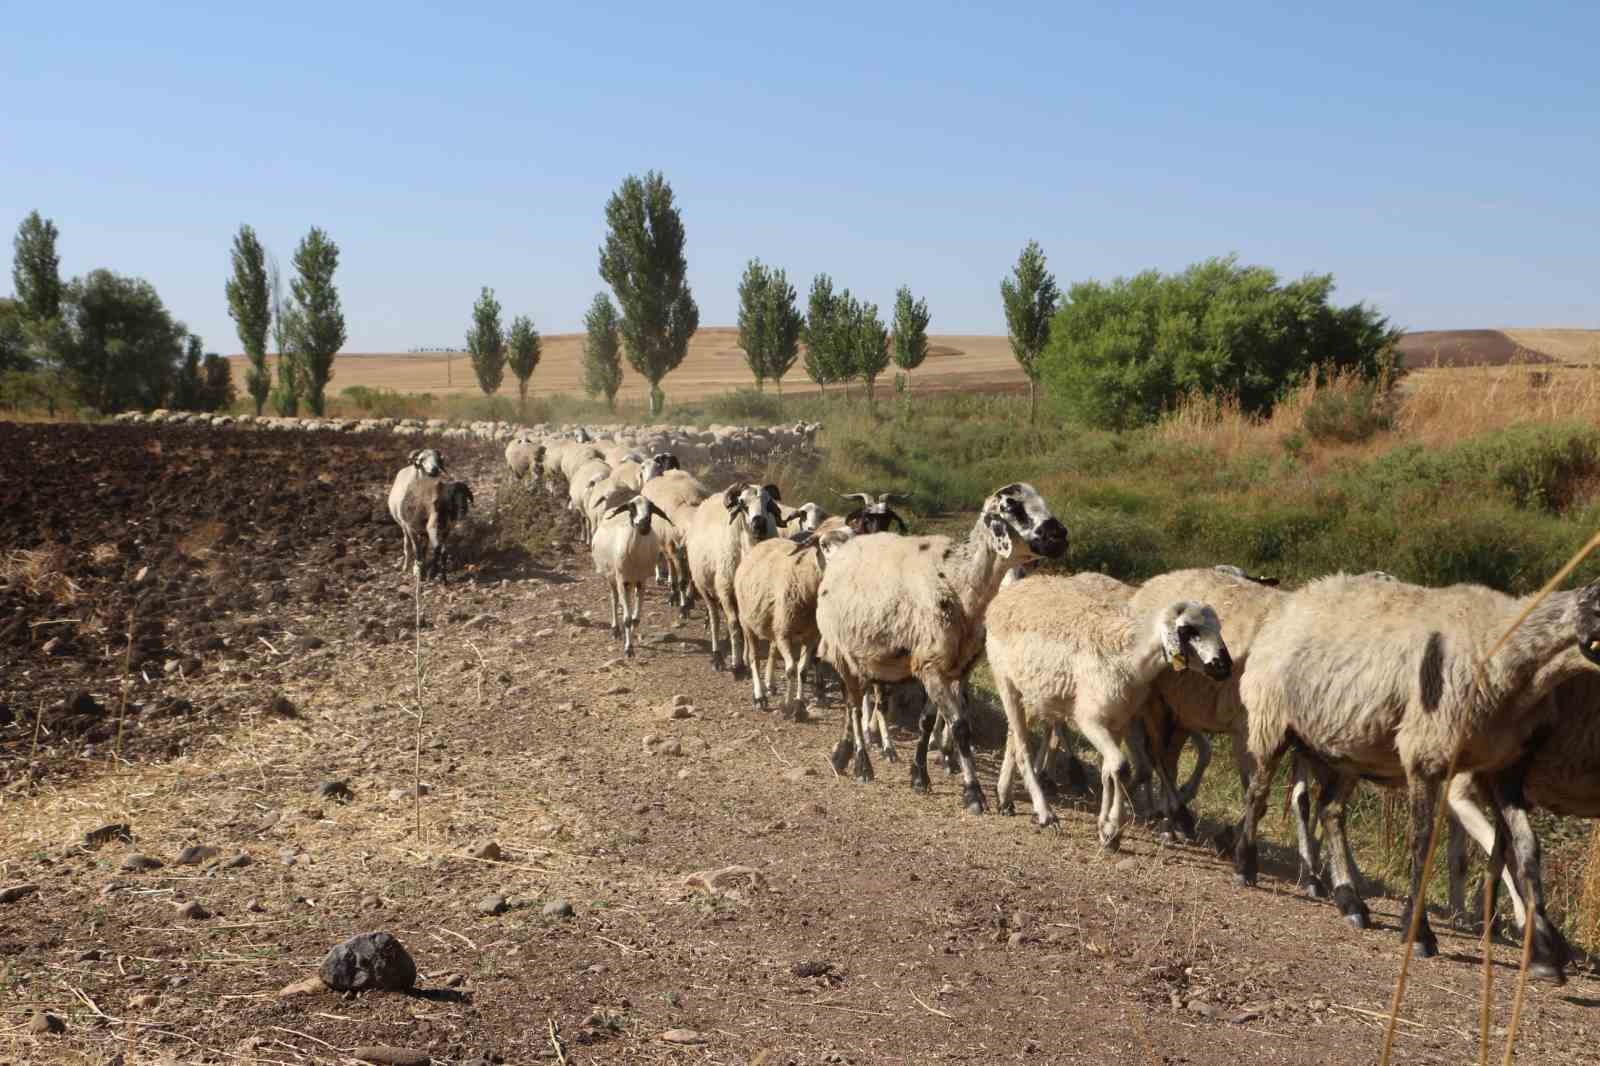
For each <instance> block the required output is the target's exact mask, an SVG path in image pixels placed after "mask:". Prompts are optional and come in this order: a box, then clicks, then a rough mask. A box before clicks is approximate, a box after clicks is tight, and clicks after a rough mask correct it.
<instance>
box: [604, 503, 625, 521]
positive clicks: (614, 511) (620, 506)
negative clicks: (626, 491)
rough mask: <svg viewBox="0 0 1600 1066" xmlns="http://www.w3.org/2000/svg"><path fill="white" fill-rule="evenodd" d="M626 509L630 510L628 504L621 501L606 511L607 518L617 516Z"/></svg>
mask: <svg viewBox="0 0 1600 1066" xmlns="http://www.w3.org/2000/svg"><path fill="white" fill-rule="evenodd" d="M626 510H628V505H627V504H625V503H619V504H617V505H616V506H615V507H613V508H611V510H609V511H607V512H606V518H608V519H609V518H615V517H617V515H619V514H621V513H622V512H623V511H626Z"/></svg>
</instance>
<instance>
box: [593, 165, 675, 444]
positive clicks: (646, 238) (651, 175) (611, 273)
mask: <svg viewBox="0 0 1600 1066" xmlns="http://www.w3.org/2000/svg"><path fill="white" fill-rule="evenodd" d="M606 228H607V232H606V242H605V244H603V245H601V247H600V276H601V278H603V279H605V282H606V284H608V285H610V286H611V290H612V292H614V293H616V296H617V303H618V304H620V305H621V307H622V324H621V328H622V339H623V341H624V343H625V345H626V348H627V355H628V362H629V364H631V365H632V366H633V368H634V369H635V370H637V371H638V372H639V374H640V376H642V377H643V378H644V379H645V380H646V381H648V382H649V383H650V410H651V413H652V414H660V412H661V408H662V405H663V404H664V402H665V395H664V394H663V393H662V391H661V379H662V378H664V377H666V375H667V374H668V373H670V372H671V371H672V370H674V369H675V368H676V367H677V366H678V364H680V363H682V362H683V357H684V356H685V355H687V354H688V352H689V338H691V337H692V336H694V331H695V330H696V329H698V328H699V326H700V309H699V308H698V307H697V306H696V305H695V302H694V296H693V295H692V294H691V293H690V291H689V282H688V279H687V278H686V277H685V275H686V274H687V272H688V269H689V264H688V261H687V260H686V259H685V258H684V255H683V243H684V234H683V218H682V216H680V215H679V213H678V208H677V206H676V205H675V204H674V202H673V198H672V186H670V185H668V184H667V180H666V178H664V177H663V176H662V175H661V174H659V173H657V172H656V171H653V170H652V171H647V172H646V173H645V175H644V177H643V178H639V177H635V176H632V175H630V176H629V177H627V178H625V179H623V182H622V184H621V186H619V187H618V189H617V191H616V192H614V193H612V195H611V199H610V200H608V201H607V202H606Z"/></svg>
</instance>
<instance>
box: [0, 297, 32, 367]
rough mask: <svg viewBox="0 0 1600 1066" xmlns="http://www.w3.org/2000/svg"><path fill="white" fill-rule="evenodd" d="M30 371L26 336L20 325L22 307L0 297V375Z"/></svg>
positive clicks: (14, 301) (30, 365)
mask: <svg viewBox="0 0 1600 1066" xmlns="http://www.w3.org/2000/svg"><path fill="white" fill-rule="evenodd" d="M32 369H33V358H32V356H30V355H29V354H28V334H27V331H26V330H25V329H23V325H22V305H21V304H20V303H18V302H17V301H16V300H12V299H9V298H7V297H0V373H5V372H6V371H8V370H32Z"/></svg>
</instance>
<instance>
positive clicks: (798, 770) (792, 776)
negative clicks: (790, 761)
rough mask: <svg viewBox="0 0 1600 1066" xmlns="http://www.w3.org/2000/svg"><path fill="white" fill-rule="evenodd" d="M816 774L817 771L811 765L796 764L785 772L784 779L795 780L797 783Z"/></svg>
mask: <svg viewBox="0 0 1600 1066" xmlns="http://www.w3.org/2000/svg"><path fill="white" fill-rule="evenodd" d="M816 776H817V772H816V771H815V770H813V769H812V768H811V767H809V766H795V767H791V768H790V769H788V770H785V771H784V772H783V779H784V780H785V781H793V782H795V783H796V784H798V783H799V782H801V781H804V780H805V779H806V778H808V777H816Z"/></svg>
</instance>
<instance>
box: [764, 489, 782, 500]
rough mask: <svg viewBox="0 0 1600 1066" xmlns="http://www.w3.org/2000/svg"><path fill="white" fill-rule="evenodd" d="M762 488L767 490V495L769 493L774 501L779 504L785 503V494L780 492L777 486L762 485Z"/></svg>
mask: <svg viewBox="0 0 1600 1066" xmlns="http://www.w3.org/2000/svg"><path fill="white" fill-rule="evenodd" d="M761 487H762V488H763V489H764V490H766V493H767V495H768V496H771V497H772V498H773V499H774V500H777V501H778V502H779V503H782V502H783V494H782V493H781V492H780V491H779V490H778V486H776V485H762V486H761Z"/></svg>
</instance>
